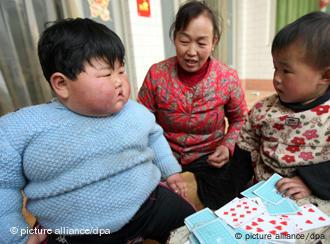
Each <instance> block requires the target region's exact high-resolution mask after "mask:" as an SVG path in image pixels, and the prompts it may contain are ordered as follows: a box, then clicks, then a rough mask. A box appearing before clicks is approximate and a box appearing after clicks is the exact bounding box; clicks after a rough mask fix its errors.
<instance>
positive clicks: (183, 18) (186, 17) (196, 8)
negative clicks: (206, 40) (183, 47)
mask: <svg viewBox="0 0 330 244" xmlns="http://www.w3.org/2000/svg"><path fill="white" fill-rule="evenodd" d="M202 14H206V15H207V17H208V18H209V19H210V20H211V22H212V25H213V36H214V38H216V39H217V43H218V42H219V41H220V37H221V28H220V27H219V20H218V18H217V17H216V15H215V14H214V12H213V11H212V10H211V9H210V8H209V7H208V6H207V5H206V3H204V2H199V1H189V2H187V3H185V4H184V5H182V6H181V7H180V8H179V10H178V12H177V14H176V18H175V21H174V22H173V24H172V25H171V28H170V33H169V35H170V37H172V38H173V39H175V37H176V34H177V33H178V31H181V30H185V29H186V28H187V26H188V24H189V23H190V21H191V20H192V19H194V18H197V17H198V16H200V15H202Z"/></svg>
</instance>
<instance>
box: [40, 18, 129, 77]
mask: <svg viewBox="0 0 330 244" xmlns="http://www.w3.org/2000/svg"><path fill="white" fill-rule="evenodd" d="M38 55H39V61H40V64H41V67H42V70H43V73H44V76H45V78H46V80H47V81H48V82H50V77H51V75H52V74H54V73H55V72H61V73H63V74H64V75H65V76H67V77H68V78H69V79H71V80H75V79H76V78H77V75H78V74H79V73H81V72H82V71H84V66H85V64H86V62H88V63H91V60H92V59H94V58H96V59H102V60H104V61H105V62H107V63H108V64H109V65H110V67H111V68H114V64H115V62H116V60H118V61H119V62H120V63H121V64H124V57H125V48H124V45H123V43H122V42H121V40H120V38H119V37H118V36H117V35H116V33H114V32H113V31H111V30H110V29H109V28H108V27H106V26H105V25H103V24H100V23H97V22H95V21H93V20H91V19H87V18H85V19H82V18H76V19H70V18H69V19H63V20H58V21H55V22H53V23H52V25H51V26H50V27H48V28H47V29H46V30H45V31H44V32H43V33H42V35H41V37H40V40H39V43H38Z"/></svg>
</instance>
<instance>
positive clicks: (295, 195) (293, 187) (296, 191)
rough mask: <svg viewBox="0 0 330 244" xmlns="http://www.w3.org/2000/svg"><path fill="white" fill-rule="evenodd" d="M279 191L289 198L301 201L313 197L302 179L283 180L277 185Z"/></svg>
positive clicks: (296, 177)
mask: <svg viewBox="0 0 330 244" xmlns="http://www.w3.org/2000/svg"><path fill="white" fill-rule="evenodd" d="M276 187H277V190H278V191H279V192H280V193H282V194H284V195H285V196H287V197H290V198H292V199H294V200H299V199H302V198H305V197H308V196H309V195H311V190H310V189H309V188H308V187H307V186H306V185H305V183H304V182H303V181H302V180H301V178H300V177H298V176H295V177H292V178H282V179H281V180H279V181H278V182H277V184H276Z"/></svg>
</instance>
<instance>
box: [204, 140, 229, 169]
mask: <svg viewBox="0 0 330 244" xmlns="http://www.w3.org/2000/svg"><path fill="white" fill-rule="evenodd" d="M207 161H208V163H209V165H211V166H213V167H215V168H221V167H222V166H224V165H225V164H226V163H228V161H229V149H228V148H227V147H225V146H222V145H221V146H218V147H217V148H216V149H215V152H214V153H212V154H211V155H210V156H209V158H208V160H207Z"/></svg>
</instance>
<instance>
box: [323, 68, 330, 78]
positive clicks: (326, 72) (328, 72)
mask: <svg viewBox="0 0 330 244" xmlns="http://www.w3.org/2000/svg"><path fill="white" fill-rule="evenodd" d="M322 78H323V79H325V80H327V81H328V82H330V66H328V67H326V68H325V70H324V72H323V75H322Z"/></svg>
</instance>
